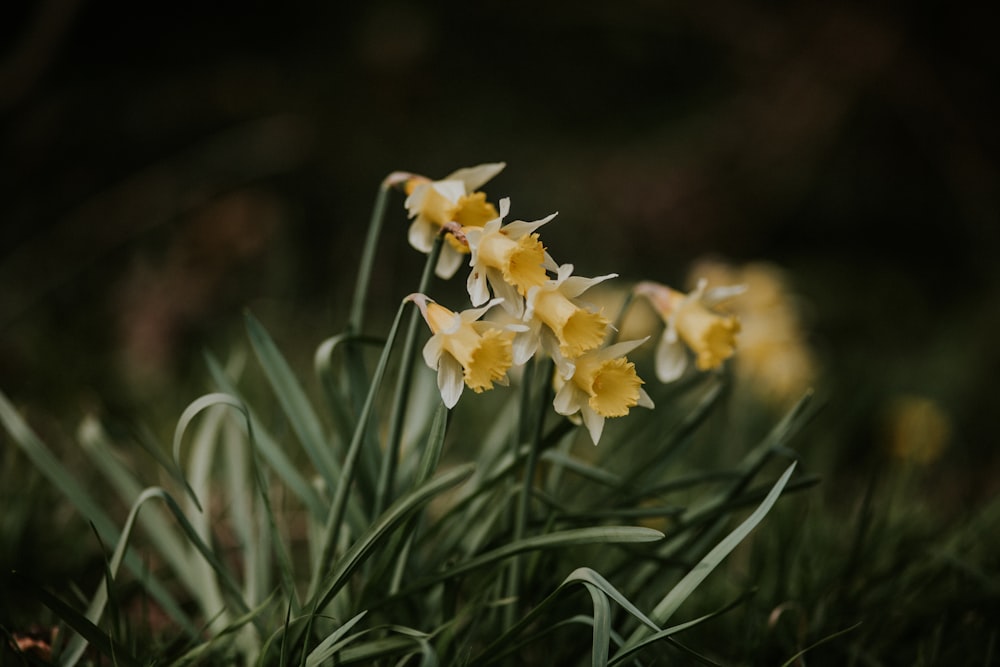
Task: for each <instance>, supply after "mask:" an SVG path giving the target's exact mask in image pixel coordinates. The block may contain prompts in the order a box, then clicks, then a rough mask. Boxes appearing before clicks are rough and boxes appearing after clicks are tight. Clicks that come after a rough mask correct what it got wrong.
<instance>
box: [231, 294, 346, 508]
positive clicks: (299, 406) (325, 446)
mask: <svg viewBox="0 0 1000 667" xmlns="http://www.w3.org/2000/svg"><path fill="white" fill-rule="evenodd" d="M245 319H246V325H247V333H248V334H249V337H250V343H251V345H252V346H253V351H254V353H255V354H256V355H257V359H258V360H259V361H260V365H261V367H262V368H263V369H264V373H265V374H266V375H267V378H268V380H269V381H270V383H271V386H272V388H273V389H274V395H275V397H276V398H277V399H278V403H280V404H281V407H282V409H284V411H285V415H286V416H287V417H288V423H289V424H290V425H291V427H292V430H293V431H295V435H296V436H298V439H299V442H300V443H301V444H302V448H303V449H304V450H305V452H306V454H307V455H308V456H309V460H310V461H312V463H313V465H314V466H316V471H317V472H318V473H319V474H320V475H321V476H322V477H323V480H324V481H325V482H326V485H327V488H328V489H333V488H335V487H336V486H337V479H338V478H339V477H340V469H339V466H338V465H337V462H336V459H334V456H333V454H334V451H335V450H334V448H333V447H332V446H331V442H330V439H329V438H328V437H327V436H326V435H325V434H324V432H323V426H322V424H321V423H320V420H319V417H318V416H317V415H316V412H315V410H314V409H313V407H312V404H311V403H310V402H309V399H308V398H307V397H306V394H305V392H304V391H303V390H302V386H301V385H300V384H299V382H298V380H297V379H296V378H295V374H294V373H292V369H291V368H290V367H289V366H288V362H287V361H285V357H284V356H283V355H282V354H281V352H280V351H279V350H278V346H277V345H275V344H274V340H272V338H271V336H270V334H268V333H267V331H266V330H265V329H264V327H263V326H261V324H260V322H258V321H257V318H255V317H254V316H253V315H251V314H250V313H249V312H247V313H246V316H245Z"/></svg>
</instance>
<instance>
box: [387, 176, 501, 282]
mask: <svg viewBox="0 0 1000 667" xmlns="http://www.w3.org/2000/svg"><path fill="white" fill-rule="evenodd" d="M504 166H505V165H504V163H503V162H494V163H489V164H481V165H479V166H477V167H469V168H466V169H459V170H458V171H456V172H453V173H451V174H449V175H448V176H446V177H444V178H443V179H441V180H439V181H432V180H430V179H427V178H423V177H414V178H411V179H409V180H408V181H407V182H406V193H407V195H408V196H407V198H406V202H405V206H406V209H407V211H408V212H409V217H411V218H413V222H412V223H411V224H410V229H409V234H408V237H409V240H410V245H412V246H413V247H414V248H416V249H417V250H419V251H420V252H424V253H428V252H430V251H431V248H432V247H433V246H434V239H435V237H436V236H437V234H438V233H439V232H440V231H441V228H442V227H443V226H445V225H447V224H448V223H457V224H458V225H461V226H462V227H472V228H475V227H482V226H483V225H485V224H486V223H487V222H489V221H490V220H493V219H494V218H496V217H497V210H496V208H495V207H494V206H493V204H490V203H489V202H487V201H486V195H485V194H484V193H482V192H476V190H477V189H478V188H479V187H481V186H482V185H483V184H484V183H486V182H487V181H488V180H490V179H491V178H493V177H494V176H496V175H497V174H499V173H500V171H501V170H502V169H503V168H504ZM445 240H446V243H445V245H444V247H443V248H442V249H441V257H440V258H439V259H438V263H437V266H436V267H435V272H436V273H437V275H438V276H440V277H442V278H450V277H452V276H453V275H455V272H456V271H457V270H458V267H459V266H461V264H462V261H463V259H464V257H465V255H466V254H468V252H469V249H468V247H466V246H465V244H464V243H463V242H462V241H460V240H459V239H456V238H455V237H454V236H453V235H450V234H449V235H448V236H447V237H446V239H445Z"/></svg>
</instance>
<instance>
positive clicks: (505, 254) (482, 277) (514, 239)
mask: <svg viewBox="0 0 1000 667" xmlns="http://www.w3.org/2000/svg"><path fill="white" fill-rule="evenodd" d="M509 212H510V199H509V198H507V197H505V198H503V199H501V200H500V215H499V217H497V218H494V219H493V220H490V221H489V222H487V223H486V224H485V225H484V226H483V227H481V228H469V229H466V230H465V235H466V238H467V239H468V243H469V249H470V251H471V257H470V258H469V266H471V267H472V270H471V271H470V272H469V279H468V285H467V287H468V290H469V297H470V299H471V300H472V305H474V306H478V305H481V304H483V303H486V301H487V300H488V299H489V298H490V291H489V288H488V287H487V283H489V286H490V287H492V288H493V293H494V294H496V295H497V296H498V297H500V298H502V299H503V300H504V301H503V306H504V309H505V310H507V311H508V312H510V313H512V314H514V315H517V316H520V315H521V314H522V313H523V311H524V307H523V302H524V296H525V295H526V294H527V293H528V290H529V289H531V288H532V287H539V286H541V285H544V284H545V281H547V280H548V279H549V276H548V273H547V271H546V270H551V271H553V272H555V271H557V270H558V267H557V266H556V263H555V262H554V261H553V260H552V257H550V256H549V254H548V252H546V250H545V247H544V246H543V245H542V242H541V241H540V240H539V239H538V234H536V233H534V232H535V230H536V229H538V228H539V227H541V226H542V225H544V224H545V223H547V222H549V221H550V220H552V218H554V217H555V214H554V213H553V214H552V215H550V216H548V217H546V218H542V219H541V220H536V221H534V222H523V221H521V220H517V221H514V222H511V223H508V224H506V225H504V224H503V219H504V218H505V217H507V214H508V213H509Z"/></svg>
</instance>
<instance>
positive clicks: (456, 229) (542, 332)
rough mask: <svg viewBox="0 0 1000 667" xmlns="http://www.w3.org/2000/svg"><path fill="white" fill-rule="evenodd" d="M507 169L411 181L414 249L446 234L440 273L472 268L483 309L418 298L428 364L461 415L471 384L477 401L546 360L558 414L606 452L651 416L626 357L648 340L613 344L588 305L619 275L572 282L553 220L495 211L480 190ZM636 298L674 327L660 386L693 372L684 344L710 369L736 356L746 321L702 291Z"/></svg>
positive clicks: (662, 358)
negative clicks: (547, 237)
mask: <svg viewBox="0 0 1000 667" xmlns="http://www.w3.org/2000/svg"><path fill="white" fill-rule="evenodd" d="M503 167H504V164H503V163H494V164H484V165H479V166H477V167H472V168H468V169H460V170H458V171H456V172H454V173H452V174H451V175H449V176H447V177H445V178H443V179H441V180H437V181H433V180H430V179H427V178H424V177H419V176H417V177H412V178H410V179H409V180H408V181H407V182H406V184H405V188H406V192H407V194H408V196H407V199H406V203H405V206H406V208H407V211H408V213H409V217H410V218H411V219H412V220H413V222H412V223H411V225H410V231H409V239H410V243H411V245H413V247H414V248H416V249H417V250H420V251H421V252H425V253H427V252H430V250H431V249H432V247H433V244H434V239H435V237H436V236H437V235H438V234H444V235H445V243H444V245H443V246H442V252H441V255H440V258H439V260H438V263H437V265H436V267H435V269H436V273H437V274H438V275H439V276H441V277H445V278H450V277H451V276H453V275H454V274H455V273H456V272H457V271H458V269H459V268H460V266H461V265H462V263H463V261H465V260H466V259H467V263H468V266H469V275H468V279H467V283H466V284H467V288H468V293H469V299H470V301H471V303H472V306H473V308H471V309H468V310H464V311H461V312H453V311H451V310H448V309H447V308H445V307H443V306H441V305H439V304H437V303H435V302H434V301H432V300H431V299H430V298H428V297H427V296H426V295H423V294H413V295H411V296H410V297H408V298H409V299H410V300H412V301H413V302H414V303H415V304H416V305H417V307H418V308H419V309H420V312H421V314H422V315H423V317H424V320H425V321H426V322H427V325H428V327H429V328H430V330H431V333H432V336H431V338H430V340H429V341H428V342H427V345H426V346H425V348H424V360H425V362H426V363H427V365H428V366H430V367H431V368H432V369H436V370H437V372H438V388H439V389H440V391H441V397H442V399H443V400H444V402H445V404H446V405H447V406H448V407H449V408H451V407H453V406H454V405H455V404H456V403H457V402H458V399H459V397H460V395H461V393H462V390H463V388H464V387H465V386H468V387H469V388H470V389H472V390H473V391H475V392H477V393H478V392H482V391H486V390H489V389H492V388H493V384H494V383H498V384H506V382H507V373H508V371H509V370H510V369H511V367H513V366H518V365H521V364H524V363H526V362H527V361H528V360H529V359H531V358H532V357H535V356H536V355H544V356H545V357H547V358H550V359H551V360H552V361H553V364H554V368H555V373H554V379H553V383H554V387H555V392H556V393H555V398H554V400H553V408H554V409H555V410H556V412H558V413H559V414H562V415H565V416H567V417H569V418H570V419H572V420H574V421H576V422H578V423H580V422H582V423H583V424H584V425H585V426H586V428H587V430H588V432H589V433H590V437H591V439H592V440H593V442H594V444H597V442H598V441H599V440H600V437H601V433H602V431H603V429H604V421H605V419H607V418H609V417H622V416H625V415H627V414H628V413H629V410H630V409H631V408H633V407H636V406H642V407H647V408H652V407H653V401H652V400H651V399H650V397H649V395H648V394H647V393H646V391H645V390H644V389H643V387H642V385H643V384H644V383H643V381H642V379H641V378H640V377H639V376H638V374H637V373H636V369H635V364H634V363H633V362H631V361H629V360H628V358H627V356H626V355H627V354H628V353H629V352H631V351H632V350H633V349H635V348H636V347H638V346H639V345H641V344H642V343H644V342H645V341H646V340H647V339H648V337H646V338H642V339H639V340H632V341H627V342H621V343H616V344H613V345H607V346H605V345H604V343H605V341H606V340H608V338H609V334H610V332H611V331H612V327H611V323H610V321H609V319H608V318H607V317H606V316H605V314H604V312H603V311H602V310H600V309H597V308H595V307H593V306H590V305H588V304H586V303H585V302H584V301H582V299H581V297H582V295H583V293H584V292H586V291H587V290H588V289H589V288H591V287H592V286H594V285H596V284H598V283H601V282H603V281H605V280H609V279H611V278H615V277H617V274H608V275H604V276H598V277H595V278H584V277H581V276H575V275H573V265H572V264H561V265H560V264H557V263H556V262H555V261H554V260H553V259H552V257H551V255H550V254H549V252H548V250H547V249H546V247H545V245H544V244H543V243H542V240H541V238H540V236H539V233H538V230H539V229H540V228H541V227H542V226H543V225H545V224H546V223H548V222H550V221H551V220H552V219H553V218H554V217H555V214H552V215H550V216H548V217H545V218H542V219H540V220H536V221H534V222H525V221H521V220H517V221H511V222H505V219H506V218H507V216H508V215H509V213H510V200H509V199H506V198H505V199H501V200H500V201H499V204H498V207H494V206H493V205H492V204H490V203H489V202H487V201H486V195H485V194H484V193H483V192H480V191H478V188H480V187H481V186H482V185H484V184H485V183H486V182H487V181H489V180H490V179H491V178H493V177H494V176H495V175H496V174H498V173H499V172H500V171H501V170H502V169H503ZM660 289H662V290H666V291H663V292H660V291H659V290H660ZM729 292H733V290H730V291H729ZM636 293H637V294H643V295H645V296H648V297H649V298H650V300H651V303H653V304H654V306H655V307H656V308H657V310H658V311H659V312H661V313H662V314H663V316H664V320H665V322H666V330H665V332H664V336H663V340H662V341H661V345H660V352H658V355H657V358H658V362H657V374H658V376H659V377H660V379H661V380H663V381H670V380H673V379H676V378H677V377H679V376H680V374H681V373H682V372H683V370H684V366H685V363H686V357H685V356H684V355H685V354H686V353H685V351H684V350H683V348H680V349H678V345H677V343H678V342H679V339H680V340H683V341H684V342H685V343H687V345H688V346H690V347H691V348H692V349H693V350H694V351H695V352H696V354H697V365H698V368H700V369H703V370H704V369H708V368H713V367H716V366H718V365H719V364H720V363H722V361H723V360H724V359H725V358H727V357H728V356H730V355H731V354H732V353H733V349H734V341H733V335H734V334H735V333H736V332H737V331H738V330H739V324H738V322H736V320H735V319H734V318H724V317H720V316H717V315H714V314H713V313H711V312H710V310H709V307H710V306H711V303H710V300H708V297H707V295H706V293H705V290H704V287H703V286H701V287H699V289H698V290H696V291H695V292H694V293H692V294H691V295H687V296H685V295H681V294H679V293H675V292H673V291H672V290H670V289H669V288H667V287H665V286H659V285H655V284H654V283H641V284H640V286H638V287H637V288H636ZM727 295H731V294H729V293H727ZM495 306H500V307H501V308H502V309H503V311H504V312H505V319H504V321H505V322H506V323H504V324H501V323H499V322H495V321H485V320H481V319H480V318H481V317H482V316H483V315H484V314H485V313H486V312H487V311H489V310H490V309H492V308H494V307H495Z"/></svg>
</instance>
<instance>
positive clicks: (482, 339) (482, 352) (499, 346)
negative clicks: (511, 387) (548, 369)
mask: <svg viewBox="0 0 1000 667" xmlns="http://www.w3.org/2000/svg"><path fill="white" fill-rule="evenodd" d="M407 298H408V299H409V300H411V301H413V302H414V303H415V304H416V305H417V307H418V308H420V313H421V314H422V315H423V316H424V321H426V322H427V326H428V327H430V330H431V333H432V334H433V335H432V336H431V338H430V340H428V341H427V344H426V345H425V346H424V351H423V354H424V361H425V362H426V363H427V365H428V366H430V367H431V368H432V369H434V370H436V371H437V372H438V389H439V390H440V391H441V399H442V400H443V401H444V404H445V405H446V406H448V407H449V408H453V407H455V404H456V403H458V398H459V397H460V396H461V395H462V388H463V387H464V386H468V387H469V389H471V390H472V391H474V392H476V393H477V394H478V393H480V392H483V391H487V390H489V389H492V388H493V383H494V382H496V383H498V384H507V370H508V369H509V368H510V367H511V364H512V362H513V356H512V350H511V343H512V340H513V338H514V334H515V332H514V331H513V330H510V329H509V328H501V327H499V326H497V325H496V324H493V323H492V322H480V321H477V320H479V318H480V317H482V316H483V314H484V313H486V311H488V310H489V309H490V308H492V307H493V306H495V305H497V304H498V303H499V302H500V300H499V299H494V300H492V301H490V302H489V303H488V304H486V305H485V306H483V307H482V308H474V309H470V310H464V311H462V312H460V313H456V312H452V311H450V310H448V309H447V308H445V307H444V306H440V305H438V304H437V303H435V302H434V301H431V300H430V299H428V298H427V297H426V296H424V295H423V294H411V295H410V296H408V297H407Z"/></svg>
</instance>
